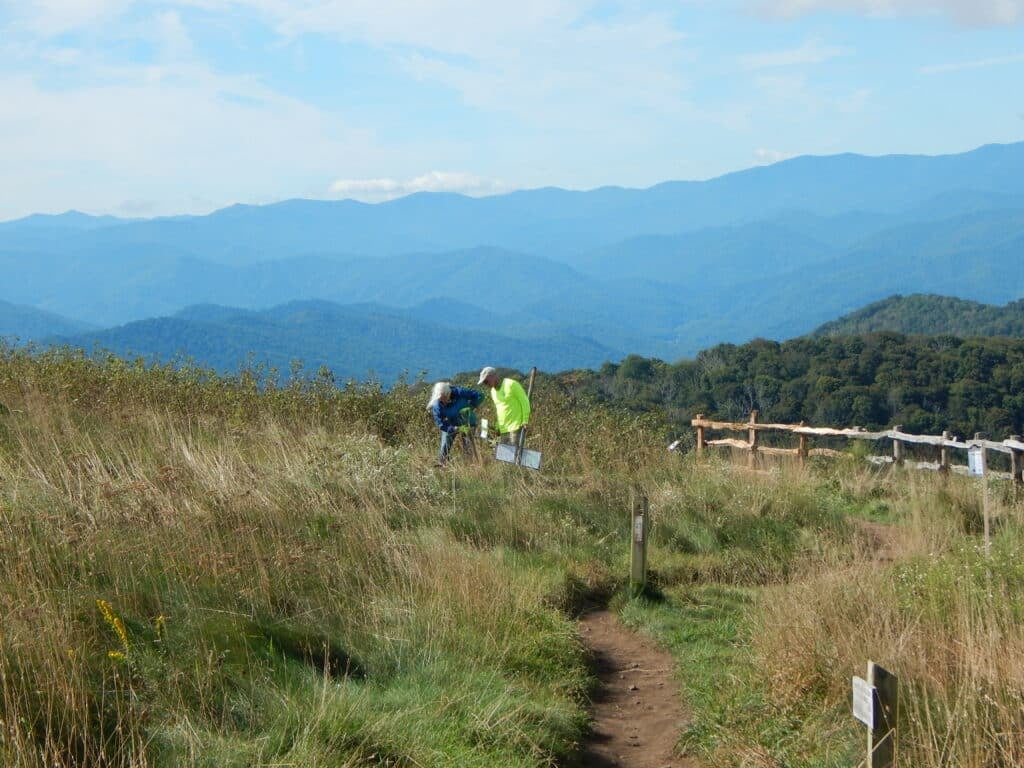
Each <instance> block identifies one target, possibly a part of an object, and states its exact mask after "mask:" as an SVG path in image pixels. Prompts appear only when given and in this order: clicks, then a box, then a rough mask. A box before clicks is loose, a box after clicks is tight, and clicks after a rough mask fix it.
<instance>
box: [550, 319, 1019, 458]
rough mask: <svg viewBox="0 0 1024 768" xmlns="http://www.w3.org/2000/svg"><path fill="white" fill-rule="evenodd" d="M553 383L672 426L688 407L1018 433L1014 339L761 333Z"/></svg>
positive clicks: (778, 417) (826, 421)
mask: <svg viewBox="0 0 1024 768" xmlns="http://www.w3.org/2000/svg"><path fill="white" fill-rule="evenodd" d="M556 378H557V380H558V381H559V382H560V383H561V384H562V385H563V386H565V387H567V388H568V389H569V390H570V391H572V392H574V393H576V394H579V395H589V396H593V397H595V398H597V399H598V400H600V401H605V402H617V403H621V404H624V405H627V406H629V407H631V408H634V409H639V410H657V411H661V412H663V413H664V414H665V416H666V417H667V418H668V419H669V420H671V421H672V422H673V423H675V424H676V425H683V424H686V423H687V422H688V421H689V419H690V418H691V417H692V416H693V415H694V414H697V413H703V414H705V415H708V416H719V417H725V418H729V419H743V418H746V417H747V415H748V414H749V412H750V411H751V410H752V409H757V410H759V411H760V412H761V415H762V419H763V420H765V421H776V422H799V421H806V422H808V423H809V424H815V425H837V426H852V425H860V426H863V427H882V426H887V425H893V424H901V425H903V427H904V429H906V430H908V431H912V432H926V433H931V434H937V433H940V432H942V431H943V430H946V429H950V430H952V431H954V432H955V433H957V434H960V435H971V434H973V433H974V432H976V431H981V432H985V433H988V434H989V435H991V436H992V437H994V438H1002V437H1007V436H1009V435H1011V434H1020V433H1021V432H1022V431H1024V340H1022V339H1010V338H971V339H961V338H958V337H955V336H907V335H903V334H898V333H889V332H879V333H870V334H864V335H861V336H836V337H820V338H800V339H793V340H791V341H787V342H784V343H778V342H774V341H765V340H763V339H760V340H756V341H752V342H750V343H748V344H742V345H739V346H737V345H734V344H720V345H718V346H716V347H712V348H711V349H708V350H705V351H704V352H701V353H700V354H698V355H697V357H696V358H695V359H693V360H684V361H682V362H679V363H676V364H668V363H665V362H662V361H660V360H656V359H650V358H643V357H639V356H635V355H631V356H629V357H627V358H626V359H624V360H623V361H622V362H621V363H618V364H614V363H608V364H605V365H604V366H602V367H601V369H600V370H597V371H582V370H581V371H572V372H567V373H563V374H560V375H559V376H557V377H556Z"/></svg>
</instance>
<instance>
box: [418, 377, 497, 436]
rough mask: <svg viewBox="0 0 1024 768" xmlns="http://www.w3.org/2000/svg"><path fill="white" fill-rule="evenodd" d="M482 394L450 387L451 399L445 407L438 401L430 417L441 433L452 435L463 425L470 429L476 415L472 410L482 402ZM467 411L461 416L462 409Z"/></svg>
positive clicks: (463, 388)
mask: <svg viewBox="0 0 1024 768" xmlns="http://www.w3.org/2000/svg"><path fill="white" fill-rule="evenodd" d="M483 399H484V393H483V392H477V391H476V390H475V389H467V388H466V387H452V399H451V401H450V402H449V403H448V405H445V404H444V403H442V402H441V401H440V400H438V401H437V402H436V403H434V405H433V406H432V407H431V409H430V415H431V416H433V417H434V421H435V423H436V424H437V426H438V427H439V428H440V429H441V431H442V432H447V433H448V434H453V433H455V432H458V431H459V427H461V426H462V425H463V424H465V425H466V426H469V427H472V426H473V425H474V424H476V413H474V412H473V409H474V408H476V407H477V406H478V405H480V403H481V402H483ZM465 408H468V409H469V410H468V411H467V412H466V413H465V414H463V413H462V411H463V409H465Z"/></svg>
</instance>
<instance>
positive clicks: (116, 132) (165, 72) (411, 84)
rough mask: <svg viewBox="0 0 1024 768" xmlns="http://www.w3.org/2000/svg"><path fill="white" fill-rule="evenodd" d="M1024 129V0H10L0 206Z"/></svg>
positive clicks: (1, 56) (628, 163)
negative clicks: (497, 0) (513, 0)
mask: <svg viewBox="0 0 1024 768" xmlns="http://www.w3.org/2000/svg"><path fill="white" fill-rule="evenodd" d="M1021 140H1024V0H936V1H931V0H781V2H767V0H722V1H720V2H712V1H711V0H676V1H675V2H647V3H640V2H602V1H601V0H595V1H591V0H519V2H517V3H505V4H488V3H480V2H469V1H468V0H433V1H432V2H417V1H416V0H401V1H399V2H387V1H386V0H374V1H373V2H371V1H370V0H344V1H341V0H298V1H297V2H284V1H283V0H181V2H159V1H156V0H144V1H139V2H136V1H133V0H44V1H43V2H31V1H29V2H25V1H24V0H22V1H21V2H13V1H12V0H0V180H2V182H0V183H2V187H0V190H2V192H0V219H10V218H15V217H19V216H23V215H26V214H29V213H33V212H48V213H56V212H61V211H64V210H68V209H72V208H73V209H77V210H82V211H86V212H89V213H96V214H100V213H110V214H114V215H118V216H155V215H166V214H177V213H205V212H208V211H210V210H213V209H216V208H219V207H223V206H225V205H230V204H232V203H236V202H243V203H266V202H272V201H276V200H281V199H287V198H292V197H310V198H325V199H329V198H344V197H354V198H358V199H362V200H368V201H377V200H383V199H389V198H392V197H396V196H399V195H402V194H408V193H410V192H415V191H420V190H437V191H453V192H460V193H465V194H474V195H479V194H493V193H498V192H504V191H509V190H513V189H518V188H530V187H539V186H548V185H550V186H559V187H565V188H573V189H589V188H593V187H598V186H603V185H620V186H629V187H646V186H650V185H652V184H656V183H658V182H661V181H666V180H669V179H706V178H711V177H714V176H718V175H721V174H723V173H727V172H729V171H734V170H739V169H742V168H748V167H751V166H753V165H758V164H763V163H769V162H774V161H777V160H779V159H783V158H786V157H791V156H794V155H801V154H818V155H821V154H834V153H839V152H858V153H863V154H869V155H879V154H889V153H915V154H917V153H920V154H945V153H952V152H961V151H966V150H969V149H972V148H974V147H976V146H979V145H981V144H986V143H1006V142H1015V141H1021Z"/></svg>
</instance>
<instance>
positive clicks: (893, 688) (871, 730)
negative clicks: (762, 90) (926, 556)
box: [853, 661, 899, 768]
mask: <svg viewBox="0 0 1024 768" xmlns="http://www.w3.org/2000/svg"><path fill="white" fill-rule="evenodd" d="M898 714H899V696H898V688H897V680H896V675H894V674H892V673H891V672H889V671H888V670H886V669H884V668H883V667H882V666H881V665H879V664H875V662H873V661H869V662H868V676H867V679H866V680H865V679H864V678H861V677H854V678H853V716H854V717H855V718H857V719H858V720H860V721H861V722H862V723H864V725H866V726H867V727H868V745H867V746H868V758H867V760H866V761H864V763H862V765H864V766H866V768H895V765H896V734H897V730H896V722H897V716H898Z"/></svg>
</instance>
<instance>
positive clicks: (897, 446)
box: [892, 424, 903, 466]
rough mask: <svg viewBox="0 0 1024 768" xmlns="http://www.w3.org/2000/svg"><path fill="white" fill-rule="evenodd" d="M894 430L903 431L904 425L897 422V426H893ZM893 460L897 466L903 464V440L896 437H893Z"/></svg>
mask: <svg viewBox="0 0 1024 768" xmlns="http://www.w3.org/2000/svg"><path fill="white" fill-rule="evenodd" d="M892 431H893V432H902V431H903V425H902V424H897V425H896V426H895V427H893V428H892ZM892 462H893V464H896V465H897V466H903V442H902V441H901V440H900V439H899V438H896V437H894V438H893V439H892Z"/></svg>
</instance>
